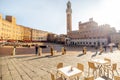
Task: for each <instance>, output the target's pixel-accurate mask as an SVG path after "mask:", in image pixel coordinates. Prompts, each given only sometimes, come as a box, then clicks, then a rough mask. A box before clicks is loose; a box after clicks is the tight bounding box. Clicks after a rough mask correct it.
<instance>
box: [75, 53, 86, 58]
mask: <svg viewBox="0 0 120 80" xmlns="http://www.w3.org/2000/svg"><path fill="white" fill-rule="evenodd" d="M83 55H85V54H83V53H82V54H79V55H78V56H77V57H80V56H83Z"/></svg>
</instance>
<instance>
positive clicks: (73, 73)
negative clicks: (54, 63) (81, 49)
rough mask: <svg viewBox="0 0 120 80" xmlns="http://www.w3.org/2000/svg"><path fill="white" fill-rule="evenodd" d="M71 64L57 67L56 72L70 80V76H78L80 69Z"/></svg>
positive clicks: (80, 72)
mask: <svg viewBox="0 0 120 80" xmlns="http://www.w3.org/2000/svg"><path fill="white" fill-rule="evenodd" d="M71 67H72V66H66V67H63V68H60V69H58V72H59V73H60V74H61V75H63V76H64V77H65V78H66V79H67V80H70V79H72V78H75V77H76V76H80V75H81V74H82V71H81V70H79V69H77V68H76V67H72V71H71Z"/></svg>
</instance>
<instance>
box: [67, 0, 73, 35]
mask: <svg viewBox="0 0 120 80" xmlns="http://www.w3.org/2000/svg"><path fill="white" fill-rule="evenodd" d="M71 14H72V9H71V2H70V1H68V2H67V9H66V16H67V34H68V33H69V32H70V31H72V15H71Z"/></svg>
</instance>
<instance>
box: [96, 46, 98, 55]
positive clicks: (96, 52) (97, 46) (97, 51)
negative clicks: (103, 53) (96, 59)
mask: <svg viewBox="0 0 120 80" xmlns="http://www.w3.org/2000/svg"><path fill="white" fill-rule="evenodd" d="M95 50H96V54H97V52H98V46H95Z"/></svg>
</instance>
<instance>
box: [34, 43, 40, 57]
mask: <svg viewBox="0 0 120 80" xmlns="http://www.w3.org/2000/svg"><path fill="white" fill-rule="evenodd" d="M38 48H39V47H38V44H36V45H35V54H36V55H37V54H38Z"/></svg>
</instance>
